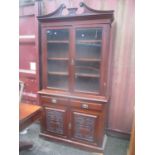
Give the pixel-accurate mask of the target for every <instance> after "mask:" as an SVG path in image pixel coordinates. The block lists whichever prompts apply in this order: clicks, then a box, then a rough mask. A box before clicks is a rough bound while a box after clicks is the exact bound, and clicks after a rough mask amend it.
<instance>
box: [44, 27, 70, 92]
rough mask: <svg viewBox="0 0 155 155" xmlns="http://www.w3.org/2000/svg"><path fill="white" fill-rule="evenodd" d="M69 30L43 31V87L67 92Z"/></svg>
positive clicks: (52, 29)
mask: <svg viewBox="0 0 155 155" xmlns="http://www.w3.org/2000/svg"><path fill="white" fill-rule="evenodd" d="M69 42H70V29H69V28H46V29H44V31H43V45H42V46H43V51H45V52H43V64H45V65H43V72H44V75H43V76H44V77H43V80H44V83H45V84H44V87H45V88H49V89H57V90H64V91H68V90H69V74H70V73H69V57H70V56H69V53H70V52H69V51H70V44H69Z"/></svg>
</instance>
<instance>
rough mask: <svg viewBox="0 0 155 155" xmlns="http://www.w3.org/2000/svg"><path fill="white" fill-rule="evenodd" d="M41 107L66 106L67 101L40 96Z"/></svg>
mask: <svg viewBox="0 0 155 155" xmlns="http://www.w3.org/2000/svg"><path fill="white" fill-rule="evenodd" d="M40 100H41V105H43V106H50V105H65V106H66V105H68V102H69V101H68V100H67V99H66V98H59V97H55V96H45V95H42V96H40Z"/></svg>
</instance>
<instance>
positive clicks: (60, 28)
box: [38, 3, 113, 151]
mask: <svg viewBox="0 0 155 155" xmlns="http://www.w3.org/2000/svg"><path fill="white" fill-rule="evenodd" d="M80 6H81V7H83V8H84V12H83V14H76V11H77V8H69V9H68V15H62V12H63V10H64V8H65V5H63V4H62V5H61V6H60V7H59V8H58V9H57V10H56V11H54V12H53V13H50V14H48V15H44V16H39V17H38V20H39V23H40V26H41V37H40V41H41V64H42V65H41V79H42V80H41V83H42V89H41V90H40V91H39V100H40V105H42V106H43V109H44V113H43V119H42V129H41V134H40V135H41V136H43V137H46V138H48V139H51V140H57V141H63V142H66V143H70V144H73V145H76V146H78V147H80V148H86V149H89V150H95V151H103V148H102V144H103V136H104V128H105V122H106V111H107V110H106V107H107V104H108V99H109V86H110V52H109V41H110V29H111V23H112V21H113V11H97V10H93V9H91V8H89V7H88V6H87V5H86V4H84V3H80Z"/></svg>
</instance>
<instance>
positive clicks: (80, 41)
mask: <svg viewBox="0 0 155 155" xmlns="http://www.w3.org/2000/svg"><path fill="white" fill-rule="evenodd" d="M101 41H102V40H77V41H76V43H98V42H101Z"/></svg>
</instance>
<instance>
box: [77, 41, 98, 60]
mask: <svg viewBox="0 0 155 155" xmlns="http://www.w3.org/2000/svg"><path fill="white" fill-rule="evenodd" d="M100 56H101V42H96V43H91V42H88V43H81V42H77V43H76V58H77V59H80V58H81V59H83V58H85V59H88V58H89V59H100Z"/></svg>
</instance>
